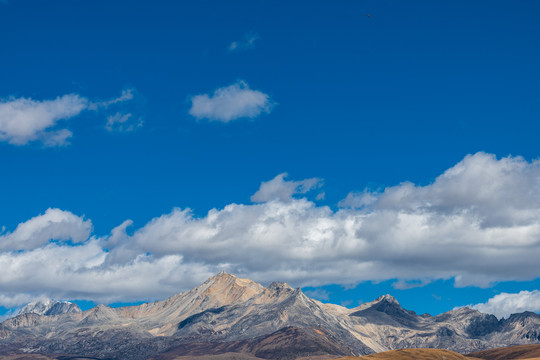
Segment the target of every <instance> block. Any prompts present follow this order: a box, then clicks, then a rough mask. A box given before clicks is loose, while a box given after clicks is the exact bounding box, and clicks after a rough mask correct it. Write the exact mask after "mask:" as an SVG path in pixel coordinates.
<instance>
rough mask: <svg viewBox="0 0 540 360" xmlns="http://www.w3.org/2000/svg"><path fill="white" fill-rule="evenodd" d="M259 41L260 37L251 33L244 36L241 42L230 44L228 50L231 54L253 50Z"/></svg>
mask: <svg viewBox="0 0 540 360" xmlns="http://www.w3.org/2000/svg"><path fill="white" fill-rule="evenodd" d="M257 40H259V35H258V34H256V33H254V32H251V31H250V32H247V33H246V34H244V36H242V39H241V40H238V41H233V42H232V43H230V44H229V46H228V48H227V49H228V50H229V51H231V52H233V51H243V50H249V49H253V48H254V47H255V42H256V41H257Z"/></svg>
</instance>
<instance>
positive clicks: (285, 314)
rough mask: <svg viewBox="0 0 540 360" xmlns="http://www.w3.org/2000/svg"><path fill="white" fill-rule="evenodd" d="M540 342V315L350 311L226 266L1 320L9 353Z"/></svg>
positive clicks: (315, 350)
mask: <svg viewBox="0 0 540 360" xmlns="http://www.w3.org/2000/svg"><path fill="white" fill-rule="evenodd" d="M77 308H78V307H77ZM45 312H46V311H45ZM536 343H540V315H538V314H534V313H528V312H525V313H521V314H515V315H513V316H510V317H509V318H508V319H501V320H498V319H497V318H495V317H494V316H493V315H489V314H483V313H481V312H479V311H477V310H474V309H470V308H461V309H455V310H451V311H449V312H446V313H443V314H440V315H437V316H430V315H427V314H424V315H417V314H416V313H415V312H414V311H410V310H406V309H404V308H403V307H402V306H401V305H400V304H399V302H398V301H397V300H396V299H395V298H394V297H392V296H391V295H388V294H387V295H383V296H380V297H379V298H377V299H375V300H374V301H372V302H369V303H365V304H362V305H360V306H358V307H356V308H353V309H348V308H344V307H341V306H339V305H333V304H323V303H322V302H320V301H317V300H314V299H311V298H309V297H308V296H306V295H305V294H304V293H303V292H302V290H301V289H299V288H298V289H294V288H292V287H290V286H289V285H287V284H286V283H280V282H273V283H271V284H270V285H269V286H267V287H264V286H263V285H261V284H258V283H256V282H254V281H252V280H250V279H241V278H238V277H236V276H234V275H231V274H227V273H225V272H221V273H219V274H217V275H215V276H213V277H211V278H209V279H208V280H206V281H205V282H204V283H202V284H200V285H199V286H196V287H194V288H193V289H191V290H189V291H186V292H181V293H178V294H175V295H173V296H171V297H169V298H167V299H165V300H160V301H156V302H150V303H144V304H141V305H137V306H126V307H120V308H111V307H108V306H106V305H98V306H96V307H94V308H92V309H89V310H86V311H80V309H79V311H71V312H65V313H59V314H50V315H45V314H42V315H39V314H37V313H34V312H27V313H24V314H20V315H17V316H16V317H14V318H11V319H8V320H6V321H4V322H2V323H1V324H0V354H2V353H3V352H5V351H8V349H9V351H19V352H26V353H34V354H44V355H55V354H75V355H83V354H84V355H85V356H93V357H96V358H110V359H118V360H121V359H147V358H149V357H152V356H157V355H159V354H161V355H160V356H167V355H166V354H171V356H172V354H176V355H178V354H185V355H197V354H199V355H200V354H203V355H204V354H207V355H217V354H220V353H226V352H241V353H243V354H245V355H250V356H256V357H261V358H267V359H282V358H284V357H283V356H284V351H285V350H284V349H288V350H287V351H288V352H289V355H287V358H291V359H294V358H298V357H301V356H307V355H309V356H315V355H316V356H323V355H336V356H338V355H340V356H358V355H365V354H370V353H375V352H382V351H389V350H395V349H399V348H441V349H448V350H452V351H457V352H460V353H471V352H474V351H481V350H485V349H489V348H494V347H500V346H505V345H515V344H536ZM176 355H175V356H176Z"/></svg>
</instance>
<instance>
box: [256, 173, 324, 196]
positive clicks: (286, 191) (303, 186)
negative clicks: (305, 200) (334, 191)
mask: <svg viewBox="0 0 540 360" xmlns="http://www.w3.org/2000/svg"><path fill="white" fill-rule="evenodd" d="M287 176H288V175H287V173H282V174H279V175H277V176H276V177H275V178H273V179H272V180H270V181H265V182H263V183H262V184H261V187H260V188H259V190H257V192H256V193H255V194H253V195H252V196H251V201H253V202H256V203H260V202H267V201H272V200H279V201H284V202H285V201H290V200H291V199H292V198H293V195H296V194H305V193H307V192H308V191H310V190H313V189H315V188H318V187H320V186H321V185H322V180H321V179H317V178H311V179H305V180H302V181H288V180H285V178H286V177H287Z"/></svg>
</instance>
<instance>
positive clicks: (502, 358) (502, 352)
mask: <svg viewBox="0 0 540 360" xmlns="http://www.w3.org/2000/svg"><path fill="white" fill-rule="evenodd" d="M467 356H474V357H477V358H480V359H484V360H511V359H531V360H532V359H533V358H540V345H517V346H509V347H504V348H496V349H491V350H483V351H478V352H475V353H472V354H469V355H467Z"/></svg>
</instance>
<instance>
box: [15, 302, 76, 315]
mask: <svg viewBox="0 0 540 360" xmlns="http://www.w3.org/2000/svg"><path fill="white" fill-rule="evenodd" d="M71 312H81V309H80V308H79V306H78V305H77V304H75V303H72V302H70V301H53V300H51V299H45V300H38V301H34V302H31V303H29V304H27V305H25V306H24V307H23V308H22V309H21V310H20V311H19V313H18V315H22V314H27V313H33V314H37V315H45V316H50V315H59V314H64V313H71Z"/></svg>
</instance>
